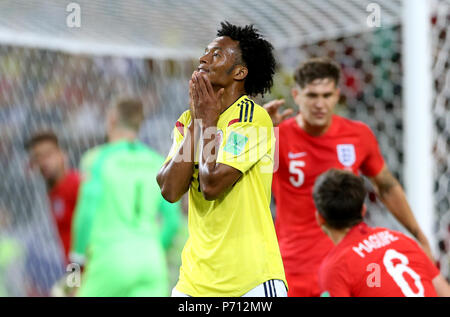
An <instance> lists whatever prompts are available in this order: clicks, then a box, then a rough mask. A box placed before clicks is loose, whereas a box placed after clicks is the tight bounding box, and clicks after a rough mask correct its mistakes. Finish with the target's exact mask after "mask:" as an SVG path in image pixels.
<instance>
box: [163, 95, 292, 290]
mask: <svg viewBox="0 0 450 317" xmlns="http://www.w3.org/2000/svg"><path fill="white" fill-rule="evenodd" d="M190 121H191V115H190V111H189V110H187V111H186V112H184V113H183V114H182V115H181V116H180V118H179V119H178V121H177V123H176V126H175V128H174V132H173V133H174V143H173V146H172V149H171V151H170V153H169V155H168V157H167V160H166V162H167V161H168V160H170V158H171V157H172V156H173V155H174V154H175V153H176V152H177V151H178V147H179V145H180V143H181V142H182V140H183V138H184V135H185V134H186V133H188V129H187V127H188V126H189V123H190ZM216 142H218V143H220V145H219V150H218V155H217V163H221V164H226V165H229V166H232V167H234V168H236V169H238V170H239V171H241V172H242V176H241V177H240V178H239V180H238V181H237V182H236V183H235V184H234V185H233V186H232V187H231V188H230V189H229V190H227V192H225V193H224V194H222V196H221V197H220V198H218V199H216V200H213V201H208V200H206V199H205V198H204V197H203V195H202V193H201V191H200V185H199V180H198V159H196V160H195V170H194V174H193V178H192V181H191V184H190V188H189V211H188V229H189V238H188V240H187V242H186V245H185V246H184V249H183V252H182V256H181V257H182V265H181V268H180V276H179V281H178V283H177V285H176V286H175V288H176V289H177V290H178V291H180V292H182V293H185V294H187V295H190V296H232V297H237V296H241V295H243V294H245V293H246V292H248V291H249V290H251V289H252V288H254V287H256V286H258V285H259V284H262V283H264V282H265V281H267V280H270V279H279V280H282V281H284V283H285V284H286V287H287V282H286V278H285V274H284V268H283V262H282V259H281V255H280V250H279V246H278V241H277V237H276V233H275V228H274V224H273V220H272V215H271V212H270V200H271V184H272V173H273V162H274V152H275V137H274V131H273V124H272V121H271V119H270V116H269V115H268V113H267V112H266V110H265V109H264V108H262V107H261V106H259V105H257V104H256V103H255V102H254V101H253V100H251V99H249V98H248V97H247V96H246V95H244V96H242V97H240V98H239V99H238V100H237V101H236V102H235V103H234V104H232V105H231V106H230V107H228V108H227V109H226V110H225V111H224V112H223V113H222V114H221V115H220V117H219V121H218V123H217V134H216ZM198 152H199V151H198V150H197V151H196V157H198Z"/></svg>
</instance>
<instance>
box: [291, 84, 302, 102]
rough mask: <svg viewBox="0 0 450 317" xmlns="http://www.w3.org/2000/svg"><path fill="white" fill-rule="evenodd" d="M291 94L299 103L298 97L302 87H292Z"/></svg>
mask: <svg viewBox="0 0 450 317" xmlns="http://www.w3.org/2000/svg"><path fill="white" fill-rule="evenodd" d="M291 95H292V98H293V99H294V102H295V103H296V104H297V105H299V101H298V98H299V96H300V88H299V87H298V86H295V87H292V88H291Z"/></svg>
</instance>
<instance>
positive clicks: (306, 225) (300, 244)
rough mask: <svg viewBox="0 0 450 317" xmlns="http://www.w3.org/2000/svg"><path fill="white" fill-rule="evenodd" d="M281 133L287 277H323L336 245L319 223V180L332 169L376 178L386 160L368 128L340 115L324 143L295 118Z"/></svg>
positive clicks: (280, 226)
mask: <svg viewBox="0 0 450 317" xmlns="http://www.w3.org/2000/svg"><path fill="white" fill-rule="evenodd" d="M278 133H279V135H278V138H277V141H278V142H277V146H278V151H279V156H278V159H279V162H278V163H279V166H278V169H277V170H276V171H275V173H274V176H273V184H272V190H273V195H274V198H275V202H276V217H275V228H276V232H277V236H278V242H279V245H280V250H281V255H282V257H283V263H284V267H285V271H286V275H287V276H292V275H296V274H317V272H318V270H319V265H320V263H321V261H322V260H323V259H324V257H325V255H326V254H327V253H328V252H329V251H330V250H331V248H332V247H333V243H332V242H331V240H330V239H329V238H328V236H326V235H325V234H324V233H323V232H322V230H321V229H320V227H319V225H318V224H317V221H316V218H315V205H314V201H313V198H312V190H313V186H314V182H315V181H316V178H317V177H318V176H319V175H320V174H322V173H323V172H325V171H327V170H329V169H330V168H338V169H346V170H349V171H352V172H354V173H355V174H359V172H362V173H363V174H364V175H367V176H375V175H377V174H378V173H379V172H380V171H381V169H382V167H383V165H384V160H383V157H382V155H381V152H380V150H379V146H378V143H377V140H376V138H375V135H374V134H373V133H372V131H371V130H370V128H369V127H368V126H367V125H365V124H364V123H362V122H359V121H352V120H349V119H346V118H343V117H340V116H337V115H334V116H333V118H332V123H331V126H330V127H329V129H328V130H327V132H326V133H324V134H323V135H321V136H318V137H314V136H311V135H309V134H307V133H306V132H305V131H304V130H303V129H302V128H300V126H299V125H298V124H297V122H296V120H295V118H290V119H288V120H286V121H284V122H283V123H281V124H280V125H279V130H278ZM275 167H276V166H275ZM288 283H289V281H288Z"/></svg>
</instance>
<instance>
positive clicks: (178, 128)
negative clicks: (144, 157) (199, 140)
mask: <svg viewBox="0 0 450 317" xmlns="http://www.w3.org/2000/svg"><path fill="white" fill-rule="evenodd" d="M190 122H191V113H190V111H189V110H187V111H185V112H183V114H182V115H181V116H180V117H179V118H178V120H177V122H176V123H175V127H174V128H173V131H172V146H171V147H170V150H169V154H168V155H167V157H166V160H165V161H164V164H166V163H167V162H168V161H170V160H171V159H172V157H174V156H175V154H176V153H177V151H178V149H179V147H180V144H181V142H182V141H183V139H184V137H185V135H186V133H187V127H188V125H189V123H190Z"/></svg>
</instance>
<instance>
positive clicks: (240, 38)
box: [217, 21, 276, 96]
mask: <svg viewBox="0 0 450 317" xmlns="http://www.w3.org/2000/svg"><path fill="white" fill-rule="evenodd" d="M220 25H221V29H219V30H218V31H217V36H228V37H230V38H231V39H232V40H234V41H237V42H239V49H240V51H241V59H242V61H241V62H242V63H243V64H244V66H246V67H247V69H248V75H247V77H246V78H245V84H244V88H245V92H246V93H247V94H248V95H250V96H255V95H257V94H262V95H264V93H266V92H269V91H270V88H271V87H272V85H273V75H274V74H275V67H276V62H275V57H274V56H273V46H272V44H270V43H269V42H268V41H267V40H265V39H263V38H262V36H261V35H260V34H259V33H258V30H257V29H255V28H254V26H253V25H246V26H243V27H241V26H236V25H233V24H230V23H229V22H227V21H225V22H222V23H220Z"/></svg>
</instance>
